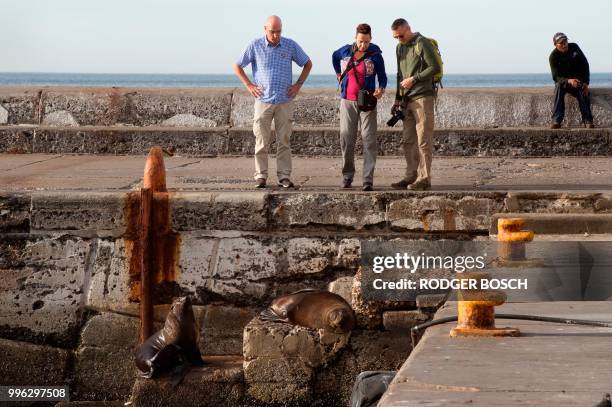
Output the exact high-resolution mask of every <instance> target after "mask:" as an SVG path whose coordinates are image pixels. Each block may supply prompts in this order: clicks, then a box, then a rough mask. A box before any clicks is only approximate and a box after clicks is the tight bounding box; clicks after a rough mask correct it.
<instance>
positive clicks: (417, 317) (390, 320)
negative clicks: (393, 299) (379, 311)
mask: <svg viewBox="0 0 612 407" xmlns="http://www.w3.org/2000/svg"><path fill="white" fill-rule="evenodd" d="M429 318H430V317H429V315H428V314H426V313H424V312H422V311H420V310H410V311H385V312H384V313H383V326H384V327H385V329H386V330H387V331H400V332H410V330H411V329H412V328H413V327H415V326H416V325H418V324H422V323H423V322H425V321H427V320H428V319H429Z"/></svg>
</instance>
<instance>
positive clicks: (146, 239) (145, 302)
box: [139, 188, 153, 343]
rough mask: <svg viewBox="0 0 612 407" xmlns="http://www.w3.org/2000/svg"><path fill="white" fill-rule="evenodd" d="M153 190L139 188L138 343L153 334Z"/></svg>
mask: <svg viewBox="0 0 612 407" xmlns="http://www.w3.org/2000/svg"><path fill="white" fill-rule="evenodd" d="M152 206H153V191H151V189H150V188H142V189H141V190H140V236H139V238H140V247H141V249H142V253H141V256H140V261H141V265H140V338H139V339H140V343H142V342H144V341H146V340H147V338H148V337H150V336H151V335H153V302H152V300H151V255H150V250H151V249H150V244H149V243H150V235H151V209H152Z"/></svg>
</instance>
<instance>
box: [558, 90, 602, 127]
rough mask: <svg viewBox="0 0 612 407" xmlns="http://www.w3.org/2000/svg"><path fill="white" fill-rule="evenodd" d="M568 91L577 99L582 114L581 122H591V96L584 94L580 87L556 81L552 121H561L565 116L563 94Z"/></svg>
mask: <svg viewBox="0 0 612 407" xmlns="http://www.w3.org/2000/svg"><path fill="white" fill-rule="evenodd" d="M566 93H569V94H570V95H572V96H573V97H575V98H576V99H578V106H580V114H581V115H582V121H583V122H589V123H592V122H593V113H591V98H590V97H589V96H585V95H584V94H583V93H582V89H579V88H574V87H573V86H571V85H570V84H568V83H557V84H556V85H555V99H554V105H553V115H552V119H553V122H554V123H559V124H561V122H562V121H563V117H564V116H565V94H566Z"/></svg>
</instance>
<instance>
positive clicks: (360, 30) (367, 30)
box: [355, 23, 372, 36]
mask: <svg viewBox="0 0 612 407" xmlns="http://www.w3.org/2000/svg"><path fill="white" fill-rule="evenodd" d="M355 34H367V35H369V36H372V28H371V27H370V25H369V24H366V23H361V24H359V25H358V26H357V29H356V30H355Z"/></svg>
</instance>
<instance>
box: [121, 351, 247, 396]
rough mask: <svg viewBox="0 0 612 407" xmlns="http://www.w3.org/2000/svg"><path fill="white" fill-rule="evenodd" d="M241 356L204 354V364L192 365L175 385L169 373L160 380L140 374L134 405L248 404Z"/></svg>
mask: <svg viewBox="0 0 612 407" xmlns="http://www.w3.org/2000/svg"><path fill="white" fill-rule="evenodd" d="M244 396H245V387H244V375H243V372H242V359H241V358H235V357H220V356H216V357H205V358H204V366H203V367H198V368H190V369H189V371H188V372H187V375H186V376H185V378H184V379H183V381H182V382H181V383H180V384H179V385H178V386H176V387H175V388H172V385H171V378H170V377H169V376H164V377H161V378H160V379H157V380H150V379H143V378H138V379H137V380H136V383H135V384H134V387H133V389H132V398H131V401H132V405H133V406H135V407H139V406H142V407H149V406H160V405H161V406H177V407H183V406H185V407H191V406H193V407H200V406H204V407H218V406H228V407H234V406H246V405H249V404H245V403H243V399H244Z"/></svg>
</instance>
